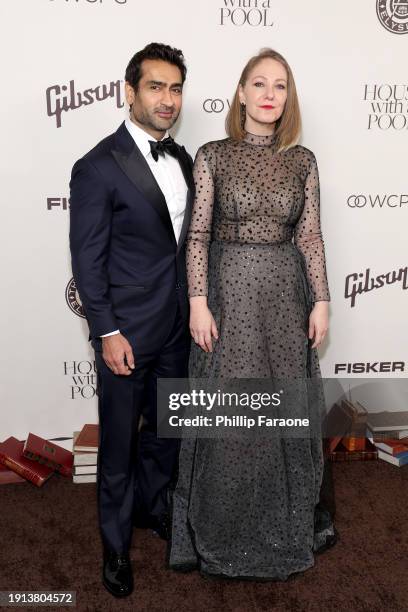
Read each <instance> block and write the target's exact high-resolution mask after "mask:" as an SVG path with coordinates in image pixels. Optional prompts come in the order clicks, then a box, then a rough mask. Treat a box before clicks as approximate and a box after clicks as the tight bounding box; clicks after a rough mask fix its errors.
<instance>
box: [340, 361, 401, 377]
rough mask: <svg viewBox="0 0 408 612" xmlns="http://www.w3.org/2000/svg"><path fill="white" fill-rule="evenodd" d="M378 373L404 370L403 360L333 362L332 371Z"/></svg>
mask: <svg viewBox="0 0 408 612" xmlns="http://www.w3.org/2000/svg"><path fill="white" fill-rule="evenodd" d="M342 372H346V373H347V374H379V373H381V372H405V361H373V362H369V361H367V362H363V361H360V362H357V363H335V364H334V373H335V374H340V373H342Z"/></svg>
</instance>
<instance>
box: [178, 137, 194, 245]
mask: <svg viewBox="0 0 408 612" xmlns="http://www.w3.org/2000/svg"><path fill="white" fill-rule="evenodd" d="M179 150H180V155H179V163H180V167H181V170H182V172H183V176H184V180H185V181H186V184H187V197H186V210H185V212H184V218H183V224H182V226H181V232H180V237H179V240H178V243H177V252H179V250H180V248H181V247H182V245H183V244H184V240H185V238H186V235H187V231H188V228H189V226H190V221H191V211H192V209H193V200H194V180H193V173H192V168H193V164H192V161H191V159H190V157H189V156H188V154H187V151H186V150H185V148H184V147H179Z"/></svg>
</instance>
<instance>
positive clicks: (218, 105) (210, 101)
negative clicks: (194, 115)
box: [203, 98, 228, 113]
mask: <svg viewBox="0 0 408 612" xmlns="http://www.w3.org/2000/svg"><path fill="white" fill-rule="evenodd" d="M226 106H227V107H228V102H224V100H221V98H207V100H204V102H203V109H204V110H205V112H206V113H222V111H223V110H224V108H225V107H226Z"/></svg>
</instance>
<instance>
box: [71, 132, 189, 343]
mask: <svg viewBox="0 0 408 612" xmlns="http://www.w3.org/2000/svg"><path fill="white" fill-rule="evenodd" d="M179 162H180V166H181V169H182V171H183V175H184V178H185V180H186V183H187V187H188V193H187V202H186V211H185V215H184V221H183V226H182V230H181V235H180V238H179V241H178V243H177V242H176V239H175V236H174V232H173V226H172V223H171V219H170V215H169V211H168V208H167V205H166V201H165V198H164V195H163V193H162V191H161V190H160V188H159V186H158V184H157V182H156V180H155V178H154V176H153V173H152V172H151V170H150V168H149V165H148V163H147V162H146V160H145V158H144V156H143V155H142V154H141V152H140V151H139V149H138V147H137V146H136V144H135V142H134V140H133V138H132V137H131V135H130V134H129V132H128V130H127V128H126V126H125V123H124V122H123V123H122V125H121V126H120V127H119V129H118V130H117V131H116V132H115V133H114V134H112V135H110V136H108V137H107V138H105V139H104V140H102V141H101V142H100V143H99V144H98V145H96V147H94V148H93V149H92V150H91V151H89V153H87V154H86V155H85V156H84V157H82V158H81V159H80V160H78V161H77V162H76V163H75V165H74V167H73V169H72V175H71V181H70V190H71V195H70V220H71V225H70V248H71V258H72V271H73V275H74V278H75V282H76V286H77V289H78V292H79V296H80V298H81V301H82V305H83V308H84V311H85V315H86V318H87V321H88V324H89V330H90V338H91V339H92V344H93V346H94V348H95V349H96V350H101V340H100V338H99V337H100V336H101V335H102V334H106V333H109V332H110V331H113V330H115V329H119V330H120V331H121V333H122V334H123V335H124V336H125V337H126V338H127V339H128V341H129V342H130V344H131V345H132V348H133V350H134V351H135V354H138V353H139V354H140V353H142V354H144V353H150V352H152V351H155V350H158V349H159V348H160V345H161V344H162V343H163V342H164V341H165V339H166V337H167V336H168V334H169V332H170V331H171V327H172V325H173V323H174V320H175V316H176V309H177V304H179V306H180V309H181V313H182V316H183V317H185V319H186V320H187V318H188V297H187V280H186V270H185V238H186V233H187V229H188V226H189V222H190V218H191V208H192V201H193V196H194V183H193V178H192V159H191V157H190V156H189V155H188V154H187V152H186V151H185V149H184V147H180V146H179Z"/></svg>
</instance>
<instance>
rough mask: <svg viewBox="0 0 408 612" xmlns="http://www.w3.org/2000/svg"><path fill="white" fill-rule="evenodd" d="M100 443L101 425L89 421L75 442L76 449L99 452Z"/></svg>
mask: <svg viewBox="0 0 408 612" xmlns="http://www.w3.org/2000/svg"><path fill="white" fill-rule="evenodd" d="M98 444H99V426H98V425H95V424H93V423H87V424H86V425H84V426H83V428H82V430H81V432H80V434H79V436H78V438H77V440H76V442H75V444H74V451H88V452H89V451H90V452H97V450H98Z"/></svg>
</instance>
